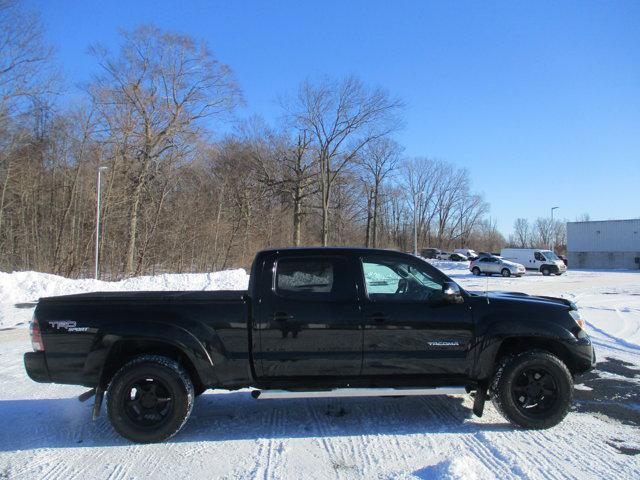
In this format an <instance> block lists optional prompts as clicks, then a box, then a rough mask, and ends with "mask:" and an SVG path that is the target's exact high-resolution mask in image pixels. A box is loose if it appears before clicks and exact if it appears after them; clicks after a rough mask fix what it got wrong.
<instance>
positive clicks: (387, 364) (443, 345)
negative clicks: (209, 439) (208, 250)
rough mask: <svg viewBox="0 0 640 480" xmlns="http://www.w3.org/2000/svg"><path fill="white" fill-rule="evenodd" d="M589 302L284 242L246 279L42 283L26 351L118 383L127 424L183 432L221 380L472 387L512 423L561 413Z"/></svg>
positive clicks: (305, 390) (363, 387)
mask: <svg viewBox="0 0 640 480" xmlns="http://www.w3.org/2000/svg"><path fill="white" fill-rule="evenodd" d="M583 322H584V321H583V320H582V319H581V318H580V315H579V312H578V310H577V308H576V306H575V305H574V304H572V303H570V302H569V301H567V300H564V299H560V298H548V297H533V296H529V295H525V294H522V293H485V292H482V293H474V292H469V291H465V290H463V289H462V288H460V287H459V286H458V285H457V284H456V283H455V282H454V281H452V280H451V279H450V278H449V277H447V276H446V275H444V274H443V273H442V272H440V271H439V270H438V269H436V268H434V267H433V266H432V265H430V264H429V263H427V262H425V261H424V260H421V259H419V258H416V257H414V256H412V255H409V254H404V253H400V252H394V251H387V250H372V249H356V248H295V249H274V250H267V251H263V252H260V253H258V255H257V256H256V258H255V260H254V263H253V266H252V269H251V276H250V281H249V288H248V290H247V291H217V292H207V291H193V292H110V293H91V294H80V295H66V296H60V297H51V298H43V299H40V301H39V302H38V305H37V307H36V310H35V314H34V319H33V321H32V323H31V339H32V344H33V350H34V351H33V352H28V353H26V354H25V356H24V361H25V366H26V370H27V373H28V374H29V376H30V377H31V378H32V379H33V380H35V381H37V382H56V383H67V384H77V385H85V386H87V387H89V388H91V390H89V391H88V392H86V393H85V394H83V395H81V396H80V399H81V400H86V399H88V398H90V397H91V396H93V395H94V394H95V403H94V409H93V413H94V418H95V416H97V415H98V413H99V412H100V407H101V403H102V398H103V395H104V393H105V392H106V393H107V411H108V414H109V417H110V420H111V422H112V424H113V426H114V427H115V429H116V430H117V431H118V432H119V433H120V434H121V435H123V436H124V437H126V438H128V439H130V440H133V441H137V442H156V441H161V440H164V439H167V438H169V437H171V436H172V435H174V434H175V433H176V432H178V430H180V428H181V427H182V426H183V425H184V423H185V422H186V421H187V419H188V417H189V414H190V413H191V409H192V406H193V401H194V398H195V397H196V396H197V395H199V394H200V393H202V392H204V391H205V390H206V389H209V388H221V389H240V388H247V387H250V388H252V389H253V391H252V394H253V396H254V397H256V398H286V397H300V396H367V395H368V396H384V395H393V396H403V395H429V394H456V393H465V392H466V393H471V394H472V395H473V396H474V404H473V409H474V413H475V414H476V415H482V411H483V408H484V402H485V400H486V399H491V400H492V401H493V402H494V404H495V405H496V407H497V408H498V410H499V411H500V412H501V413H502V414H503V415H504V416H505V417H506V418H507V419H508V420H509V421H511V422H512V423H513V424H515V425H516V426H519V427H523V428H547V427H551V426H553V425H556V424H557V423H559V422H560V421H561V420H562V419H563V418H564V417H565V415H566V414H567V411H568V410H569V408H570V404H571V399H572V393H573V377H574V376H575V375H578V374H580V373H583V372H585V371H587V370H589V369H591V368H592V367H593V366H594V364H595V355H594V351H593V347H592V345H591V341H590V340H589V337H588V336H587V334H586V333H585V332H584V330H583V326H584V323H583Z"/></svg>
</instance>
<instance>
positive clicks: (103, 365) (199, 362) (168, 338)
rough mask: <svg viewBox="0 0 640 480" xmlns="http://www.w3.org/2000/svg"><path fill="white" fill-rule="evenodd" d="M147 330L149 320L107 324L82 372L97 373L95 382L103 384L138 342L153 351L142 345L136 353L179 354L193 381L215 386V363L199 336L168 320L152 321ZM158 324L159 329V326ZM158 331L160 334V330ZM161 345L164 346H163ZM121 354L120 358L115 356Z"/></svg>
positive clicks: (97, 337) (125, 359)
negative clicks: (164, 351)
mask: <svg viewBox="0 0 640 480" xmlns="http://www.w3.org/2000/svg"><path fill="white" fill-rule="evenodd" d="M153 325H154V328H153V329H149V323H148V322H143V321H140V322H135V321H134V322H127V323H117V324H114V325H110V326H109V328H108V329H106V330H105V331H101V332H99V333H98V335H96V339H95V341H94V345H93V347H92V349H91V351H90V352H89V354H88V355H87V359H86V363H85V371H86V370H93V371H96V373H98V372H99V373H98V375H97V379H98V385H99V386H101V387H106V385H107V384H108V383H109V381H110V380H111V377H112V376H113V374H114V373H115V371H117V370H118V369H119V368H120V367H121V366H122V365H123V364H124V363H125V362H126V361H127V360H129V359H130V358H132V357H133V356H136V355H131V354H130V353H131V352H130V351H129V349H131V350H135V346H137V345H141V344H142V345H147V346H148V347H149V349H150V350H151V351H152V352H150V351H145V349H144V347H142V348H141V349H140V350H139V351H138V352H136V353H137V354H140V355H142V354H145V353H159V354H161V353H162V351H163V350H166V351H168V352H172V353H179V354H180V356H183V357H184V359H185V362H184V363H187V362H188V364H186V365H184V367H185V368H186V369H187V370H188V371H189V374H190V375H192V376H197V378H193V380H194V382H195V383H200V384H202V385H214V384H215V383H217V379H216V378H215V376H214V374H213V368H212V367H213V366H214V362H213V359H212V358H211V355H210V354H209V352H208V351H207V350H206V348H205V347H204V345H203V344H202V343H201V342H200V340H198V338H197V337H196V336H195V335H194V334H193V333H192V332H190V331H189V330H187V329H186V328H183V327H182V326H178V325H175V324H173V323H167V322H162V321H158V322H154V324H153ZM158 327H160V328H158ZM160 332H161V333H160ZM163 347H164V348H163ZM154 350H157V351H154ZM120 355H124V356H122V357H121V358H118V356H120Z"/></svg>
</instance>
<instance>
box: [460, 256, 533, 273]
mask: <svg viewBox="0 0 640 480" xmlns="http://www.w3.org/2000/svg"><path fill="white" fill-rule="evenodd" d="M469 270H471V273H473V274H474V275H480V274H483V273H484V274H485V275H493V274H494V273H497V274H500V275H502V276H503V277H510V276H511V275H514V276H516V277H521V276H522V275H524V274H525V271H526V270H525V268H524V265H521V264H519V263H515V262H510V261H509V260H504V259H503V258H500V257H480V258H478V259H476V260H474V261H473V262H471V263H470V264H469Z"/></svg>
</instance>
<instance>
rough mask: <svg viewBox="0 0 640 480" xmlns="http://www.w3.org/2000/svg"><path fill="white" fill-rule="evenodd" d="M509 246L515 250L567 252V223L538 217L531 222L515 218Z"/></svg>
mask: <svg viewBox="0 0 640 480" xmlns="http://www.w3.org/2000/svg"><path fill="white" fill-rule="evenodd" d="M509 246H511V247H517V248H551V247H553V248H554V249H555V250H556V251H557V252H559V253H565V252H566V250H567V221H566V220H553V219H551V217H548V218H545V217H538V218H536V219H535V220H534V221H533V222H529V220H527V219H526V218H517V219H516V221H515V222H514V224H513V233H512V234H511V235H510V236H509Z"/></svg>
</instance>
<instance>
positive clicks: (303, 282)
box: [275, 258, 353, 300]
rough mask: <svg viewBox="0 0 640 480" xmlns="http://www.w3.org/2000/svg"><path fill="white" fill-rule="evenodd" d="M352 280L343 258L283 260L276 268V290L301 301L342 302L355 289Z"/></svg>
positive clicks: (280, 293) (279, 261)
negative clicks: (336, 300)
mask: <svg viewBox="0 0 640 480" xmlns="http://www.w3.org/2000/svg"><path fill="white" fill-rule="evenodd" d="M349 278H351V275H350V274H349V272H348V268H347V262H346V260H345V259H344V258H281V259H280V260H278V263H277V265H276V276H275V290H276V293H278V294H279V295H284V296H290V297H295V298H300V299H304V298H309V299H314V298H318V299H323V300H331V299H343V298H345V297H349V296H350V295H351V293H352V290H353V285H351V288H350V287H349V284H350V283H351V282H349Z"/></svg>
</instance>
